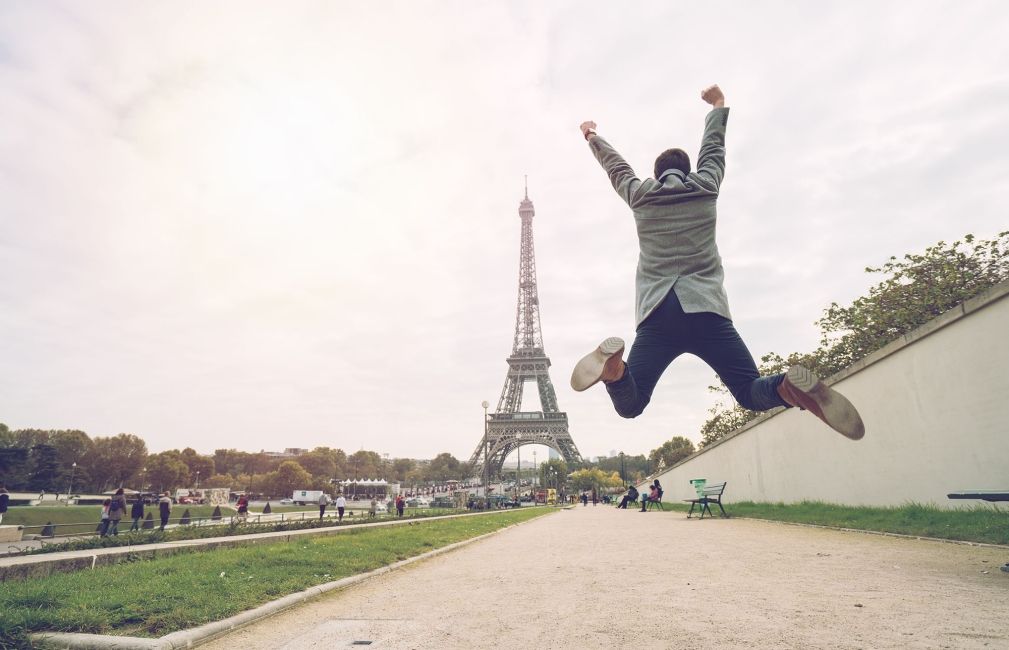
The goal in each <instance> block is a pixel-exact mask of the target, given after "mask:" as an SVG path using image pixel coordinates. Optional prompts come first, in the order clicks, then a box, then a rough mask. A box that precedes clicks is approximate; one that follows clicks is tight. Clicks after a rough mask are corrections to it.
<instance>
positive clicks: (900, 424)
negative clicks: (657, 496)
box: [658, 282, 1009, 507]
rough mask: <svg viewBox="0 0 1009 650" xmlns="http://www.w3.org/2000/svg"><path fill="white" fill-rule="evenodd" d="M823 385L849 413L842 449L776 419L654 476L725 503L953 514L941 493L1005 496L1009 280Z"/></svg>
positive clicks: (791, 417)
mask: <svg viewBox="0 0 1009 650" xmlns="http://www.w3.org/2000/svg"><path fill="white" fill-rule="evenodd" d="M828 383H830V384H832V385H833V386H834V387H835V388H836V389H837V390H839V391H840V392H842V393H843V394H844V395H846V396H847V397H848V398H849V399H850V400H851V401H852V402H853V403H854V404H855V405H856V406H857V407H858V409H859V412H860V413H861V414H862V418H863V420H864V421H865V425H866V434H865V438H864V439H862V440H861V441H858V442H853V441H850V440H848V439H846V438H844V437H843V436H841V435H840V434H837V433H834V431H833V430H831V429H830V428H828V427H827V426H826V425H825V424H823V423H822V422H820V420H818V419H817V418H816V417H814V416H812V415H810V414H809V413H805V412H801V411H799V410H798V409H788V410H778V411H776V412H772V413H769V414H767V415H765V416H764V417H763V418H761V419H759V420H757V421H755V422H752V423H750V424H749V425H747V426H746V427H743V428H742V429H740V430H739V431H737V432H735V433H733V434H731V435H730V436H728V437H726V438H724V439H723V440H721V441H719V442H718V443H716V444H714V445H710V446H709V447H708V448H706V449H704V450H702V451H701V452H699V453H697V454H695V455H693V456H691V457H690V458H688V459H686V460H684V461H683V462H681V463H680V464H679V465H676V466H674V467H673V468H671V469H670V470H668V471H666V472H664V473H662V474H660V475H659V477H658V478H659V480H661V481H662V486H663V488H664V490H665V497H664V500H666V501H673V500H679V499H686V498H690V497H692V496H693V490H692V488H691V486H690V485H689V483H688V481H689V480H690V479H692V478H705V479H707V480H708V482H709V483H720V482H722V481H728V485H727V487H726V491H725V495H724V497H723V499H724V501H725V502H726V503H730V502H732V501H770V502H777V501H781V502H785V503H788V502H794V501H802V500H807V499H808V500H822V501H829V502H833V503H844V504H853V505H899V504H902V503H906V502H908V501H914V502H918V503H933V504H935V505H938V506H941V507H960V506H962V505H964V504H974V503H978V502H975V501H958V502H950V501H949V500H948V499H947V498H946V494H947V493H949V492H955V491H963V490H975V489H977V490H983V489H988V490H994V489H999V490H1009V282H1006V283H1002V284H1000V285H998V286H997V287H994V288H992V289H991V290H989V291H988V292H987V293H985V294H984V295H981V296H978V297H976V298H974V299H972V300H970V301H968V302H967V303H964V304H963V305H961V306H960V307H957V308H955V309H953V310H950V311H949V312H947V313H946V314H943V315H942V316H940V317H938V318H936V319H935V320H933V321H931V322H929V323H927V324H926V325H924V326H922V327H921V328H919V329H918V330H916V331H914V332H911V333H910V334H908V335H906V336H905V337H903V338H902V339H900V340H898V341H895V342H893V343H891V344H890V345H888V346H887V347H886V348H884V349H882V350H879V351H878V352H876V353H874V354H872V355H870V356H869V357H868V358H866V359H864V360H862V361H860V362H859V363H857V364H856V365H855V366H853V367H852V368H849V369H847V370H845V371H844V372H841V373H839V374H838V375H836V376H835V377H833V378H831V379H830V380H829V381H828Z"/></svg>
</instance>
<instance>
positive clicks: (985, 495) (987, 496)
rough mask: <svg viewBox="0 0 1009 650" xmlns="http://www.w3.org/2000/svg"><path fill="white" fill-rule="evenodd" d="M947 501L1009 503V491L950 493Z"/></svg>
mask: <svg viewBox="0 0 1009 650" xmlns="http://www.w3.org/2000/svg"><path fill="white" fill-rule="evenodd" d="M946 498H947V499H980V500H982V501H1009V490H975V491H974V492H950V493H949V494H947V495H946Z"/></svg>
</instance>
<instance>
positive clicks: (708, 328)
mask: <svg viewBox="0 0 1009 650" xmlns="http://www.w3.org/2000/svg"><path fill="white" fill-rule="evenodd" d="M685 353H686V354H693V355H695V356H697V357H700V358H701V359H702V360H703V361H704V362H705V363H707V364H708V365H709V366H711V369H712V370H714V371H715V372H716V373H717V374H718V377H719V378H720V379H721V380H722V382H723V383H724V384H725V386H726V387H727V388H728V389H729V392H730V393H732V396H733V397H734V398H735V399H736V401H737V402H739V404H740V406H742V407H743V408H747V409H750V410H751V411H766V410H768V409H772V408H775V407H778V406H788V404H786V403H785V402H784V401H783V400H782V399H781V397H780V396H779V395H778V390H777V389H778V385H779V384H780V383H781V382H782V380H783V379H784V377H785V375H784V374H781V375H772V376H770V377H761V376H760V373H758V372H757V364H755V363H754V362H753V355H751V354H750V351H749V350H748V349H747V348H746V344H745V343H743V339H741V338H740V337H739V334H738V333H737V332H736V328H735V327H734V326H733V325H732V321H731V320H729V319H728V318H725V317H724V316H719V315H718V314H714V313H711V312H698V313H692V314H687V313H685V312H684V311H683V307H682V306H681V305H680V301H679V299H678V298H677V297H676V292H675V291H673V290H672V289H670V291H669V294H667V295H666V297H665V299H664V300H663V301H662V303H660V304H659V306H658V307H656V308H655V310H654V311H652V313H651V314H649V315H648V318H646V319H645V320H644V321H642V322H641V324H640V325H638V330H637V335H636V336H635V337H634V344H633V345H632V346H631V352H630V354H629V355H628V357H627V371H626V372H625V373H624V376H623V378H621V379H620V380H619V381H614V382H611V383H609V384H606V390H607V391H608V392H609V394H610V399H611V400H613V406H614V407H615V408H616V410H617V413H619V414H620V415H621V416H622V417H625V418H633V417H637V416H639V415H641V413H642V411H644V410H645V407H646V406H648V402H650V401H651V399H652V391H654V390H655V384H657V383H658V381H659V377H661V376H662V373H663V372H665V370H666V368H667V367H668V366H669V364H670V363H672V362H673V359H675V358H676V357H678V356H680V355H681V354H685Z"/></svg>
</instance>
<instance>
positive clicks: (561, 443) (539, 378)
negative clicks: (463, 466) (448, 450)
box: [470, 186, 582, 475]
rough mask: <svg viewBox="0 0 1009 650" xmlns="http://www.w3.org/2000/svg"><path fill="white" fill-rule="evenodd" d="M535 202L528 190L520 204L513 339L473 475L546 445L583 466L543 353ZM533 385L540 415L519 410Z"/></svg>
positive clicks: (494, 471)
mask: <svg viewBox="0 0 1009 650" xmlns="http://www.w3.org/2000/svg"><path fill="white" fill-rule="evenodd" d="M535 213H536V211H535V210H534V209H533V202H532V201H530V200H529V188H528V186H527V187H526V192H525V198H524V199H522V202H521V203H520V204H519V217H520V218H521V219H522V239H521V244H520V249H519V293H518V309H517V311H516V316H515V340H514V342H513V343H512V353H511V356H509V357H508V374H507V376H506V377H505V384H504V388H503V389H502V390H501V398H500V399H499V400H498V403H497V409H496V410H495V411H494V413H492V414H490V417H489V419H488V420H487V422H486V427H487V445H486V447H487V448H486V450H485V449H484V441H483V439H482V438H481V440H480V443H479V444H478V445H477V448H476V451H474V452H473V455H472V456H471V457H470V463H471V464H472V466H473V468H474V470H475V472H476V473H477V474H480V473H482V472H483V469H484V465H485V464H486V466H487V470H488V473H489V474H490V475H495V474H499V473H500V471H501V467H502V465H504V461H505V458H507V457H508V455H509V454H511V453H512V452H513V451H515V450H516V449H518V448H519V447H522V446H524V445H544V446H547V447H551V448H552V449H554V450H556V451H557V453H559V454H560V455H561V456H562V457H563V458H564V460H565V461H566V462H567V463H569V464H576V463H581V462H582V456H581V454H580V453H579V452H578V447H576V446H575V441H574V440H573V439H572V438H571V434H570V433H569V432H568V415H567V413H564V412H562V411H561V410H560V409H559V408H558V406H557V394H556V392H555V391H554V385H553V383H551V381H550V372H549V369H550V358H549V357H548V356H547V355H546V352H545V351H544V349H543V332H542V330H541V328H540V303H539V291H538V290H537V288H536V255H535V251H534V248H533V215H534V214H535ZM527 382H535V384H536V389H537V391H538V392H539V398H540V406H541V407H542V409H543V410H542V411H523V410H522V391H523V389H524V388H525V385H526V383H527Z"/></svg>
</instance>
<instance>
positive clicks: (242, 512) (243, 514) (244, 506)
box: [235, 494, 249, 521]
mask: <svg viewBox="0 0 1009 650" xmlns="http://www.w3.org/2000/svg"><path fill="white" fill-rule="evenodd" d="M235 507H236V509H237V510H238V518H239V519H240V520H242V521H245V520H246V519H248V517H249V497H247V496H245V495H244V494H243V495H242V496H240V497H238V502H237V503H235Z"/></svg>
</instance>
